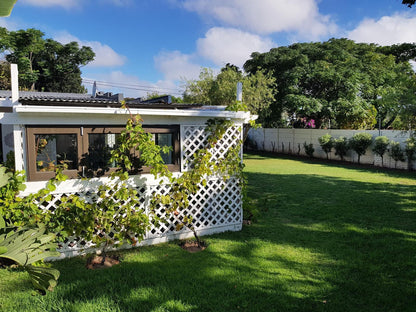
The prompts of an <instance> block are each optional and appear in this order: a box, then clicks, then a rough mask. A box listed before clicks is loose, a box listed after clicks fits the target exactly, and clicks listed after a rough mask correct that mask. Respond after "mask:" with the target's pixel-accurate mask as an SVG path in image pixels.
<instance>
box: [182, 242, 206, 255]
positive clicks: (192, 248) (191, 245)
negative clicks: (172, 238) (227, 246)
mask: <svg viewBox="0 0 416 312" xmlns="http://www.w3.org/2000/svg"><path fill="white" fill-rule="evenodd" d="M179 246H181V248H182V249H184V250H186V251H188V252H191V253H195V252H200V251H202V250H204V249H206V248H207V247H208V245H207V244H206V243H205V242H204V241H202V242H201V247H199V246H198V243H197V242H196V241H184V242H181V243H180V244H179Z"/></svg>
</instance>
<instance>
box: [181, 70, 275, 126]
mask: <svg viewBox="0 0 416 312" xmlns="http://www.w3.org/2000/svg"><path fill="white" fill-rule="evenodd" d="M237 82H242V84H243V102H244V103H245V104H247V106H248V109H249V110H250V112H252V113H253V114H258V115H259V117H260V121H261V120H262V119H264V118H265V116H267V115H268V114H269V105H270V103H271V102H272V101H273V87H274V84H275V79H274V78H273V77H272V75H271V74H266V73H264V71H261V70H259V71H257V72H256V73H254V74H252V75H246V74H244V73H243V72H242V71H241V70H240V69H239V68H238V67H237V66H235V65H231V64H227V65H226V66H225V67H224V68H222V69H221V71H220V73H219V74H218V75H214V73H213V71H212V70H210V69H207V68H203V69H202V70H201V72H200V75H199V79H198V80H189V81H186V82H185V93H184V101H185V102H196V103H203V104H206V105H229V104H230V103H233V102H235V101H236V95H237Z"/></svg>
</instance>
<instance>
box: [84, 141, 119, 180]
mask: <svg viewBox="0 0 416 312" xmlns="http://www.w3.org/2000/svg"><path fill="white" fill-rule="evenodd" d="M119 135H120V134H116V133H89V134H88V153H87V154H85V155H83V156H84V157H83V159H82V165H83V166H85V169H86V172H84V174H86V175H87V176H92V175H103V174H105V172H106V171H108V170H109V169H110V168H115V167H117V164H116V163H115V162H111V161H110V158H111V151H112V150H114V149H115V148H116V147H117V139H118V137H119Z"/></svg>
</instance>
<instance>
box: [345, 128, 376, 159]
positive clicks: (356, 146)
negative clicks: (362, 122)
mask: <svg viewBox="0 0 416 312" xmlns="http://www.w3.org/2000/svg"><path fill="white" fill-rule="evenodd" d="M372 141H373V136H372V135H371V134H369V133H366V132H359V133H356V134H354V135H353V136H352V138H351V139H350V141H349V144H350V147H351V149H352V150H354V151H355V152H356V153H357V155H358V163H360V158H361V156H362V155H365V153H366V151H367V148H369V147H370V145H371V143H372Z"/></svg>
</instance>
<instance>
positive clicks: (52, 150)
mask: <svg viewBox="0 0 416 312" xmlns="http://www.w3.org/2000/svg"><path fill="white" fill-rule="evenodd" d="M35 144H36V145H35V147H36V170H37V171H54V170H55V168H56V165H60V164H63V163H65V164H66V165H67V169H77V167H78V157H77V135H76V134H54V135H50V134H36V135H35Z"/></svg>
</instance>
